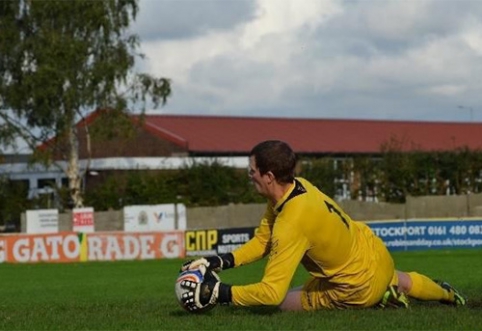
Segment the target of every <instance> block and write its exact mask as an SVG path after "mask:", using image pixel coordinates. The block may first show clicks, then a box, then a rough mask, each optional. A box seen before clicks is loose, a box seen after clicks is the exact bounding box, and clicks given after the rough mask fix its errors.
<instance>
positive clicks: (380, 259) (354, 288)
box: [301, 238, 398, 311]
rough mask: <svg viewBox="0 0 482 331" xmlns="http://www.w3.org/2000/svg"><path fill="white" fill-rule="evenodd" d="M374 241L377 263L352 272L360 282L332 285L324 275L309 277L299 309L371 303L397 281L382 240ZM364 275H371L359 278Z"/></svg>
mask: <svg viewBox="0 0 482 331" xmlns="http://www.w3.org/2000/svg"><path fill="white" fill-rule="evenodd" d="M377 239H378V238H377ZM378 241H379V242H378ZM378 241H377V242H376V243H375V246H376V247H377V250H376V251H375V252H376V253H374V254H377V259H376V261H377V263H373V264H372V265H371V266H370V269H372V270H363V271H360V273H361V275H362V276H360V275H355V278H357V279H363V281H361V282H359V283H358V284H356V283H355V284H350V282H346V284H340V283H337V284H334V283H331V282H330V281H329V280H327V279H324V278H315V277H311V278H310V279H308V281H307V282H306V283H305V284H304V286H303V290H302V293H301V304H302V307H303V309H304V310H308V311H310V310H318V309H323V308H328V309H346V308H367V307H373V306H375V305H376V304H377V303H378V302H379V301H380V300H381V299H382V297H383V294H384V293H385V291H386V290H387V287H388V286H389V285H394V284H398V276H397V273H396V272H395V267H394V262H393V259H392V257H391V255H390V253H389V252H388V250H387V249H386V247H385V245H384V244H383V242H382V241H381V240H380V239H378ZM367 269H368V268H367ZM364 274H368V275H372V276H368V277H363V275H364Z"/></svg>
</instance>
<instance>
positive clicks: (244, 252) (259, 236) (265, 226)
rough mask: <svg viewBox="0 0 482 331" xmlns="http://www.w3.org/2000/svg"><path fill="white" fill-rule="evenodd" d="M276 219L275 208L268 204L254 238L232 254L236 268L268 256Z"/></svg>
mask: <svg viewBox="0 0 482 331" xmlns="http://www.w3.org/2000/svg"><path fill="white" fill-rule="evenodd" d="M274 219H275V216H274V213H273V208H272V207H271V205H270V204H268V205H267V207H266V211H265V213H264V216H263V219H262V220H261V223H260V225H259V227H258V229H257V231H256V233H255V235H254V237H253V238H252V239H251V240H249V241H248V242H246V243H245V244H244V245H242V246H241V247H239V248H237V249H235V250H234V251H233V252H232V254H233V256H234V265H235V266H236V267H238V266H241V265H243V264H248V263H251V262H254V261H257V260H259V259H261V258H262V257H264V256H266V255H267V254H268V251H269V248H268V242H269V238H270V237H271V227H272V224H273V222H274Z"/></svg>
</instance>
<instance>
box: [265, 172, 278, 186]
mask: <svg viewBox="0 0 482 331" xmlns="http://www.w3.org/2000/svg"><path fill="white" fill-rule="evenodd" d="M266 176H268V184H271V183H273V182H274V181H276V177H275V175H274V174H273V173H272V172H271V171H268V172H267V173H266Z"/></svg>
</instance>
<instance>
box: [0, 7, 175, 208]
mask: <svg viewBox="0 0 482 331" xmlns="http://www.w3.org/2000/svg"><path fill="white" fill-rule="evenodd" d="M137 11H138V0H108V1H90V0H76V1H64V0H50V1H24V0H11V1H1V2H0V31H1V33H0V54H1V56H0V119H1V120H3V124H2V125H1V126H0V146H2V145H5V146H12V145H14V143H15V141H16V139H19V138H21V139H22V140H24V142H25V143H27V144H28V146H29V147H30V148H31V149H32V150H36V148H37V145H38V144H39V143H43V148H44V149H43V150H42V153H41V154H42V158H41V159H42V160H43V161H45V162H50V161H51V160H52V159H53V158H54V157H55V158H58V157H61V158H62V159H63V160H66V161H69V163H68V169H67V171H66V174H67V176H68V177H69V179H70V180H69V185H70V186H71V187H69V189H70V191H71V195H72V199H73V200H74V202H75V204H76V205H79V204H80V205H81V204H82V197H81V196H79V191H80V187H79V185H80V181H79V178H80V177H82V174H81V173H80V172H81V170H79V167H78V153H77V148H78V138H77V137H78V132H77V129H78V128H77V127H76V126H75V124H76V123H77V122H78V121H79V120H81V119H82V118H83V117H84V115H85V114H87V113H90V112H92V111H94V110H96V109H112V110H113V111H112V112H110V113H109V116H110V117H111V121H110V122H111V123H110V124H112V122H116V121H115V120H114V119H113V117H114V115H117V117H119V118H120V120H119V121H117V122H122V118H123V117H122V115H123V114H124V115H125V114H127V113H129V112H131V111H133V110H129V109H128V107H137V106H139V104H140V109H139V110H141V112H144V111H145V108H146V104H147V102H151V104H150V107H152V106H153V107H154V108H155V107H157V106H158V105H159V104H164V103H165V102H166V101H167V98H168V97H169V96H170V94H171V86H170V81H169V80H168V79H166V78H156V77H151V76H150V75H148V74H146V73H135V72H133V69H134V65H135V59H136V58H137V57H142V56H143V55H142V54H138V52H137V49H138V47H139V38H138V36H137V35H134V34H129V27H130V24H131V22H133V21H134V20H135V18H136V15H137ZM122 89H124V90H122ZM136 110H137V109H136ZM107 124H109V123H107ZM124 124H125V121H124ZM114 128H117V126H115V125H104V126H102V127H101V129H103V130H105V131H109V130H112V129H114ZM126 131H128V130H122V132H126ZM109 134H110V133H106V135H109ZM53 137H55V139H51V138H53ZM38 154H39V153H36V154H35V155H38Z"/></svg>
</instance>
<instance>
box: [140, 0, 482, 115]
mask: <svg viewBox="0 0 482 331" xmlns="http://www.w3.org/2000/svg"><path fill="white" fill-rule="evenodd" d="M133 31H134V32H135V33H137V34H138V35H139V36H140V38H141V41H142V43H141V51H142V53H144V54H145V55H146V57H147V58H146V60H144V61H142V62H141V61H139V62H138V67H139V70H140V71H147V72H150V73H151V74H154V75H156V76H161V77H167V78H170V79H172V84H173V85H172V87H173V95H172V98H171V99H170V100H169V101H168V104H167V105H166V106H164V107H162V108H159V110H158V112H159V113H169V114H202V115H227V116H263V117H272V116H276V117H310V118H355V119H393V120H429V121H470V120H473V121H478V122H482V1H480V0H474V1H468V0H397V1H389V0H140V11H139V14H138V17H137V21H136V23H135V24H134V26H133Z"/></svg>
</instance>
